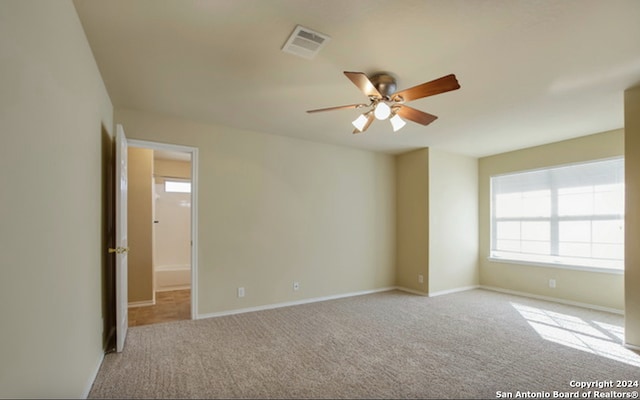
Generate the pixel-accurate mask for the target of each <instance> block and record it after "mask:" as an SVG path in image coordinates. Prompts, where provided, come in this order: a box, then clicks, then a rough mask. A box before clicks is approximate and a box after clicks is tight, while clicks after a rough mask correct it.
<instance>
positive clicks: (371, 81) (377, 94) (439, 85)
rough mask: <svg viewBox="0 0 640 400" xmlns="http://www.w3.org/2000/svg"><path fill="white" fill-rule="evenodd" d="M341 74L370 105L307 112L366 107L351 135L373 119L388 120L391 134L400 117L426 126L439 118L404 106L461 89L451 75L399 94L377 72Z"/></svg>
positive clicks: (388, 79) (393, 84)
mask: <svg viewBox="0 0 640 400" xmlns="http://www.w3.org/2000/svg"><path fill="white" fill-rule="evenodd" d="M344 74H345V75H346V76H347V78H349V80H351V82H353V84H354V85H356V86H357V87H358V89H360V90H361V91H362V93H364V94H365V95H366V96H367V97H369V103H362V104H349V105H345V106H337V107H329V108H320V109H317V110H308V111H307V112H308V113H316V112H321V111H332V110H343V109H348V108H363V107H368V108H369V111H367V112H365V113H364V114H362V115H360V116H359V117H358V118H357V119H356V120H355V121H353V126H355V127H356V129H355V130H354V131H353V133H361V132H364V131H366V130H367V128H369V126H370V125H371V123H372V122H373V120H374V119H379V120H384V119H387V118H388V119H389V121H390V122H391V126H392V127H393V131H394V132H396V131H398V130H399V129H401V128H402V127H403V126H405V124H406V122H405V121H404V120H403V119H402V118H406V119H408V120H410V121H413V122H416V123H418V124H422V125H429V124H430V123H432V122H433V121H435V120H436V119H437V118H438V117H436V116H435V115H432V114H428V113H426V112H423V111H420V110H416V109H415V108H412V107H409V106H407V105H406V104H405V103H406V102H408V101H411V100H416V99H421V98H423V97H428V96H433V95H436V94H440V93H444V92H448V91H451V90H456V89H459V88H460V84H459V83H458V80H457V79H456V76H455V75H454V74H450V75H446V76H443V77H442V78H438V79H434V80H432V81H429V82H426V83H423V84H421V85H417V86H414V87H412V88H409V89H405V90H401V91H399V92H396V80H395V78H394V77H393V76H391V75H389V74H388V73H384V72H380V73H376V74H374V75H371V76H370V77H368V76H367V75H366V74H365V73H363V72H348V71H344ZM401 117H402V118H401Z"/></svg>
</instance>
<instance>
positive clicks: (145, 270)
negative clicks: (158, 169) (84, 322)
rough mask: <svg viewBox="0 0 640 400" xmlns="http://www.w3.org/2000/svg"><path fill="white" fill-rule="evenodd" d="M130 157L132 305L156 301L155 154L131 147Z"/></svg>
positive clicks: (128, 222)
mask: <svg viewBox="0 0 640 400" xmlns="http://www.w3.org/2000/svg"><path fill="white" fill-rule="evenodd" d="M125 134H128V132H126V131H125ZM128 153H129V159H128V161H129V165H128V179H129V180H128V183H129V187H128V198H127V202H128V213H127V227H128V235H129V237H128V239H129V249H130V250H129V260H128V268H129V274H128V279H129V280H128V292H129V298H128V300H129V303H136V302H151V301H152V300H154V293H153V257H152V254H153V237H152V229H153V214H152V213H153V210H152V201H153V180H152V178H153V150H150V149H142V148H136V147H129V149H128Z"/></svg>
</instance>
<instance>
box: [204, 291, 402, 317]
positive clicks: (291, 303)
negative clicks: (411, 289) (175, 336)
mask: <svg viewBox="0 0 640 400" xmlns="http://www.w3.org/2000/svg"><path fill="white" fill-rule="evenodd" d="M395 289H397V288H396V287H395V286H391V287H384V288H380V289H372V290H363V291H361V292H352V293H344V294H336V295H331V296H323V297H314V298H311V299H304V300H296V301H287V302H283V303H274V304H267V305H264V306H256V307H247V308H239V309H235V310H229V311H220V312H215V313H207V314H198V315H197V316H196V317H195V318H194V319H205V318H216V317H224V316H226V315H235V314H244V313H248V312H254V311H263V310H272V309H274V308H282V307H290V306H298V305H301V304H309V303H317V302H320V301H327V300H336V299H342V298H345V297H354V296H362V295H365V294H372V293H379V292H388V291H390V290H395Z"/></svg>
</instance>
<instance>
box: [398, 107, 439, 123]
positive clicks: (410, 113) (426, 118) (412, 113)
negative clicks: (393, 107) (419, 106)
mask: <svg viewBox="0 0 640 400" xmlns="http://www.w3.org/2000/svg"><path fill="white" fill-rule="evenodd" d="M396 114H398V115H399V116H401V117H402V118H406V119H408V120H410V121H413V122H417V123H419V124H422V125H429V124H430V123H432V122H433V121H435V120H436V119H438V117H436V116H435V115H432V114H428V113H426V112H423V111H420V110H416V109H415V108H411V107H409V106H407V105H403V106H402V107H400V109H399V110H398V111H396Z"/></svg>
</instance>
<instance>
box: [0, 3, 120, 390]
mask: <svg viewBox="0 0 640 400" xmlns="http://www.w3.org/2000/svg"><path fill="white" fill-rule="evenodd" d="M0 49H2V50H0V58H1V60H0V65H1V67H0V69H1V70H2V72H1V73H0V88H2V89H1V90H0V126H1V127H2V128H1V129H2V144H1V145H0V187H2V190H0V204H1V205H2V206H1V207H0V221H2V223H0V243H1V244H0V247H1V249H2V250H1V251H0V266H1V268H0V316H1V318H2V328H1V329H0V332H1V333H0V337H1V338H2V340H0V397H2V398H21V397H29V398H54V397H59V398H76V397H81V396H83V395H84V394H86V390H87V389H88V387H89V386H88V385H89V384H90V383H91V379H92V377H93V374H94V373H95V372H96V371H97V368H98V362H99V361H100V360H101V359H102V355H103V348H102V336H103V335H102V331H103V324H102V304H101V303H102V301H101V299H102V293H101V290H102V284H101V274H102V271H101V269H102V265H101V259H102V258H103V254H106V253H105V252H106V249H105V248H103V240H104V238H103V231H105V226H104V221H103V217H102V215H103V214H102V210H103V207H104V204H103V178H104V177H103V167H102V163H103V151H102V150H103V149H102V146H103V140H105V141H106V142H107V143H109V144H110V143H111V132H112V125H113V124H112V106H111V102H110V100H109V97H108V95H107V92H106V90H105V88H104V85H103V83H102V80H101V77H100V74H99V72H98V69H97V67H96V64H95V61H94V59H93V56H92V53H91V49H90V48H89V44H88V43H87V40H86V37H85V35H84V32H83V30H82V26H81V25H80V21H79V19H78V16H77V14H76V12H75V9H74V7H73V4H71V3H70V2H68V1H10V0H3V1H0Z"/></svg>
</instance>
